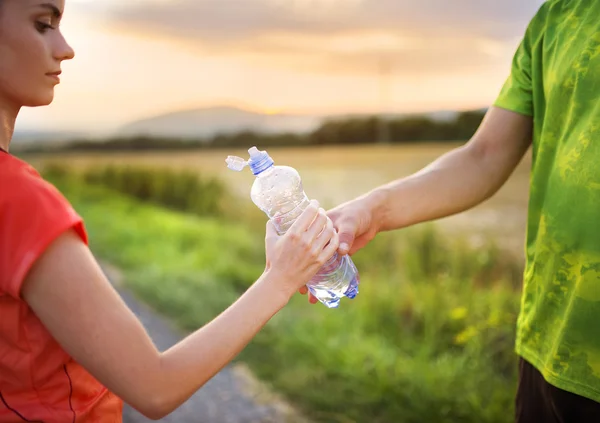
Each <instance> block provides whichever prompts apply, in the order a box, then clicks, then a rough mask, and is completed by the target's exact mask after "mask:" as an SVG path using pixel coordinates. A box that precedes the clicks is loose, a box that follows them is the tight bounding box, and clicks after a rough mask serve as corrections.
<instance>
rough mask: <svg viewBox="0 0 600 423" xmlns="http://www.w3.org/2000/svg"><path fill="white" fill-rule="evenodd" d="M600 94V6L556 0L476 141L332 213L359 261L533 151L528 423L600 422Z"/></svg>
mask: <svg viewBox="0 0 600 423" xmlns="http://www.w3.org/2000/svg"><path fill="white" fill-rule="evenodd" d="M599 98H600V2H598V1H595V0H548V1H547V2H546V3H544V4H543V5H542V6H541V7H540V9H539V10H538V12H537V14H536V16H535V17H534V18H533V19H532V21H531V22H530V24H529V26H528V28H527V31H526V33H525V35H524V38H523V40H522V42H521V44H520V45H519V47H518V49H517V51H516V53H515V56H514V59H513V63H512V71H511V74H510V76H509V78H508V79H507V81H506V83H505V85H504V86H503V88H502V90H501V92H500V94H499V96H498V97H497V99H496V101H495V102H494V104H493V106H492V107H491V108H490V110H489V111H488V113H487V114H486V116H485V118H484V120H483V122H482V123H481V126H480V127H479V129H478V130H477V132H476V133H475V134H474V135H473V137H472V139H471V140H469V142H468V143H466V144H465V145H464V146H461V147H460V148H457V149H455V150H453V151H451V152H449V153H447V154H445V155H443V156H442V157H440V158H439V159H437V160H436V161H435V162H433V163H432V164H430V165H429V166H427V167H426V168H424V169H423V170H421V171H419V172H418V173H416V174H413V175H411V176H409V177H407V178H403V179H400V180H397V181H395V182H392V183H390V184H388V185H385V186H381V187H379V188H376V189H374V190H373V191H371V192H369V193H367V194H365V195H363V196H361V197H359V198H357V199H355V200H353V201H351V202H348V203H346V204H343V205H341V206H339V207H337V208H335V209H333V210H331V211H330V213H329V216H330V217H331V218H332V220H333V221H334V223H335V225H336V227H337V229H338V231H339V233H340V252H341V253H345V252H350V253H351V254H352V253H354V252H356V251H357V250H359V249H360V248H363V247H364V246H365V245H366V244H367V243H368V242H369V241H370V240H371V239H373V237H374V236H376V234H377V233H378V232H382V231H388V230H394V229H399V228H404V227H407V226H410V225H414V224H416V223H420V222H424V221H430V220H433V219H438V218H441V217H445V216H448V215H451V214H455V213H459V212H462V211H465V210H467V209H469V208H471V207H473V206H475V205H477V204H479V203H481V202H482V201H484V200H486V199H488V198H489V197H490V196H492V195H493V194H494V193H495V192H496V191H497V190H498V189H499V188H500V187H501V186H502V185H503V184H504V183H505V182H506V180H507V179H508V178H509V176H510V175H511V173H512V172H513V170H514V169H515V167H516V166H517V164H518V163H519V162H520V160H521V159H522V157H523V155H524V154H525V153H526V151H527V150H528V148H529V147H530V146H532V154H533V162H532V169H531V186H530V202H529V211H528V223H527V237H526V269H525V273H524V287H523V298H522V308H521V312H520V315H519V318H518V323H517V339H516V352H517V354H518V355H519V357H520V372H519V373H520V374H519V388H518V393H517V398H516V420H517V422H519V423H524V422H535V423H540V422H567V421H568V422H598V421H600V404H599V402H600V101H598V99H599Z"/></svg>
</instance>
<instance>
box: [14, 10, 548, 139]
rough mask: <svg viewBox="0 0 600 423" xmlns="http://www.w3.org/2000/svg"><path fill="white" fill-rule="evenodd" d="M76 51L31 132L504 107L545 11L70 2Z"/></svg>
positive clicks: (28, 119)
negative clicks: (232, 116) (500, 103)
mask: <svg viewBox="0 0 600 423" xmlns="http://www.w3.org/2000/svg"><path fill="white" fill-rule="evenodd" d="M66 3H67V5H66V11H65V16H64V18H63V22H62V24H61V28H62V31H63V32H64V34H65V36H66V37H67V40H68V41H69V43H70V44H71V45H72V47H73V48H74V49H75V52H76V57H75V59H74V60H73V61H70V62H65V63H64V64H63V75H62V76H61V78H62V83H61V84H60V85H59V86H58V87H57V89H56V97H55V100H54V102H53V104H52V105H50V106H47V107H42V108H33V109H25V110H23V112H22V113H21V115H20V117H19V119H18V121H17V129H28V130H31V129H33V130H74V131H82V130H83V131H85V130H90V131H102V130H106V131H113V130H115V129H116V128H119V127H120V126H121V125H123V124H126V123H128V122H131V121H134V120H137V119H141V118H147V117H151V116H154V115H158V114H161V113H165V112H171V111H176V110H183V109H188V108H196V107H210V106H217V105H218V106H221V105H229V106H237V107H242V108H247V109H250V110H255V111H259V112H264V113H307V114H327V113H350V112H359V113H379V112H382V111H383V112H388V113H394V112H396V113H404V112H423V111H433V110H465V109H472V108H479V107H487V106H488V105H489V104H490V103H491V102H493V100H494V98H495V96H496V95H497V94H498V91H499V89H500V88H501V86H502V84H503V82H504V80H505V79H506V77H507V76H508V73H509V71H510V65H511V60H512V56H513V54H514V50H515V49H516V48H517V46H518V44H519V42H520V40H521V37H522V36H523V33H524V31H525V29H526V27H527V24H528V22H529V20H530V19H531V18H532V17H533V16H534V14H535V13H536V11H537V10H538V8H539V6H540V5H541V3H542V0H502V1H499V0H126V1H123V0H67V1H66Z"/></svg>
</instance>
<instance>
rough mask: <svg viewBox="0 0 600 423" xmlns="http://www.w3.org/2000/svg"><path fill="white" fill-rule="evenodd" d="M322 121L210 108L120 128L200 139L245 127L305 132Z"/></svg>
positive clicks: (126, 133)
mask: <svg viewBox="0 0 600 423" xmlns="http://www.w3.org/2000/svg"><path fill="white" fill-rule="evenodd" d="M321 121H322V117H320V116H310V115H292V114H264V113H257V112H253V111H249V110H244V109H239V108H235V107H209V108H201V109H192V110H183V111H178V112H171V113H166V114H163V115H159V116H154V117H151V118H147V119H143V120H139V121H136V122H132V123H130V124H127V125H125V126H124V127H122V128H120V129H119V130H118V134H119V136H134V135H152V136H166V137H178V138H199V137H207V136H212V135H215V134H219V133H221V134H231V133H235V132H240V131H244V130H249V131H255V132H261V133H281V132H294V133H306V132H310V131H312V130H314V129H316V128H317V127H318V126H319V124H320V122H321Z"/></svg>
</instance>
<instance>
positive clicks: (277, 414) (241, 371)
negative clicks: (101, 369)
mask: <svg viewBox="0 0 600 423" xmlns="http://www.w3.org/2000/svg"><path fill="white" fill-rule="evenodd" d="M103 268H104V271H105V273H106V274H107V276H108V277H109V279H110V280H111V282H112V283H113V285H114V286H115V288H116V289H117V290H118V291H119V293H120V294H121V297H122V298H123V300H124V301H125V302H126V303H127V305H128V306H129V307H130V308H131V310H132V311H133V312H134V313H135V314H136V315H137V316H138V318H139V319H140V320H141V322H142V323H143V325H144V326H145V328H146V330H147V331H148V334H149V335H150V337H151V338H152V340H153V341H154V343H155V345H156V346H157V348H158V349H159V350H160V351H164V350H166V349H168V348H169V347H171V346H172V345H174V344H175V343H177V342H178V341H179V340H180V339H182V338H183V337H184V336H185V333H182V332H180V331H179V330H177V329H176V328H175V327H173V326H172V325H171V324H170V323H169V322H168V321H167V320H165V319H164V318H162V317H161V316H159V315H158V314H157V313H155V312H154V311H153V310H152V309H151V308H149V307H148V306H146V305H145V304H143V303H142V302H141V301H139V300H138V299H137V298H136V297H135V296H134V295H133V294H132V293H131V292H130V291H129V290H128V289H126V288H125V287H124V286H123V285H122V283H121V277H120V274H119V272H118V271H117V270H116V269H114V268H112V267H111V266H109V265H106V264H103ZM151 421H153V420H150V419H147V418H145V417H144V416H143V415H141V414H140V413H138V412H137V411H136V410H134V409H132V408H131V407H129V406H127V405H125V408H124V411H123V422H124V423H147V422H151ZM159 421H160V422H163V423H308V421H307V420H306V419H304V418H302V417H301V416H300V415H299V413H297V412H295V411H294V410H293V409H292V408H291V407H290V406H289V405H287V404H286V403H285V402H284V401H282V400H281V399H280V398H278V397H277V396H276V395H275V394H273V393H271V392H269V390H268V389H267V388H266V387H265V386H263V385H261V383H260V382H259V381H257V380H256V378H254V377H253V376H252V374H251V372H250V371H249V370H248V369H247V368H246V367H245V366H244V365H241V364H233V365H230V366H228V367H226V368H225V369H223V370H222V371H221V372H220V373H219V374H217V375H216V376H215V377H214V378H213V379H212V380H211V381H209V382H208V383H207V384H206V385H205V386H204V387H203V388H202V389H200V390H199V391H198V392H196V394H195V395H193V396H192V397H191V398H190V399H189V400H188V401H187V402H186V403H185V404H183V405H182V406H181V407H179V408H178V409H177V410H175V411H174V412H173V413H171V414H170V415H169V416H167V417H165V418H163V419H161V420H159Z"/></svg>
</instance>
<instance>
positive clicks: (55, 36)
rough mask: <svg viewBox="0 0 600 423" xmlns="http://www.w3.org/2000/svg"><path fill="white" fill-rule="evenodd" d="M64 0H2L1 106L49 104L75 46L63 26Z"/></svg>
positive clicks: (0, 42) (0, 28) (0, 40)
mask: <svg viewBox="0 0 600 423" xmlns="http://www.w3.org/2000/svg"><path fill="white" fill-rule="evenodd" d="M64 6H65V1H64V0H0V106H1V105H2V103H8V105H10V106H14V107H21V106H27V107H36V106H45V105H48V104H50V103H51V102H52V99H53V98H54V87H55V86H56V85H57V84H58V83H59V82H60V80H59V77H58V75H59V73H60V66H61V63H62V61H63V60H69V59H72V58H73V57H74V55H75V53H74V52H73V49H72V48H71V47H70V46H69V45H68V44H67V42H66V41H65V39H64V37H63V35H62V34H61V32H60V30H59V23H60V20H61V17H62V13H63V10H64Z"/></svg>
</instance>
